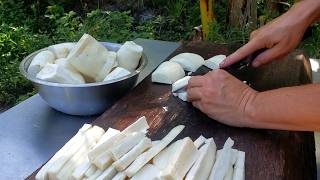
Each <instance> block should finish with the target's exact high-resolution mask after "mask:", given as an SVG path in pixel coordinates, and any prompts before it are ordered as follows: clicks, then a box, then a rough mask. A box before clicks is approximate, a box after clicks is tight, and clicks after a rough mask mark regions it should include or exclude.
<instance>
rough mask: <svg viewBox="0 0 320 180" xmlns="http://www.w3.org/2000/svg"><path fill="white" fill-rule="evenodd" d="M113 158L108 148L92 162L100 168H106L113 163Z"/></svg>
mask: <svg viewBox="0 0 320 180" xmlns="http://www.w3.org/2000/svg"><path fill="white" fill-rule="evenodd" d="M112 162H113V160H112V157H111V154H110V152H109V151H108V150H106V151H105V152H103V153H102V154H100V155H99V156H98V157H97V158H96V159H95V160H94V161H93V162H92V163H93V164H94V165H95V166H97V168H99V169H105V168H107V167H109V166H110V165H111V164H112Z"/></svg>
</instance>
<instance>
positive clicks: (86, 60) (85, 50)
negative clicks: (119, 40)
mask: <svg viewBox="0 0 320 180" xmlns="http://www.w3.org/2000/svg"><path fill="white" fill-rule="evenodd" d="M109 56H110V54H109V52H108V49H107V48H105V47H104V46H103V45H102V44H100V43H99V42H98V41H97V40H95V39H94V38H93V37H92V36H90V35H88V34H84V35H83V36H82V37H81V39H80V40H79V41H78V42H77V44H76V45H75V47H74V48H73V49H72V51H71V52H70V54H69V55H68V60H69V61H70V63H71V64H72V66H73V67H74V68H76V69H77V70H78V71H79V72H80V73H82V74H83V75H85V76H87V77H88V79H89V78H90V79H96V78H99V77H100V73H101V72H104V73H105V71H108V69H109V72H110V70H111V69H112V67H113V65H114V63H115V62H114V61H115V59H113V58H108V57H109ZM109 61H110V62H109ZM109 72H107V73H106V75H107V74H108V73H109ZM103 78H104V77H102V79H101V80H103Z"/></svg>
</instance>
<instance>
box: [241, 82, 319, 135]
mask: <svg viewBox="0 0 320 180" xmlns="http://www.w3.org/2000/svg"><path fill="white" fill-rule="evenodd" d="M246 111H247V113H248V115H249V116H248V117H249V118H248V119H247V120H246V123H245V124H247V125H248V126H249V127H254V128H266V129H284V130H306V131H318V130H320V84H312V85H305V86H298V87H288V88H281V89H276V90H271V91H265V92H260V93H257V95H256V96H255V97H253V98H252V100H251V102H250V103H249V104H248V107H247V109H246Z"/></svg>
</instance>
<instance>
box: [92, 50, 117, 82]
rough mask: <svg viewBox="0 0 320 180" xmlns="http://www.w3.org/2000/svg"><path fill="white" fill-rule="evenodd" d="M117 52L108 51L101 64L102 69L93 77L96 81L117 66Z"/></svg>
mask: <svg viewBox="0 0 320 180" xmlns="http://www.w3.org/2000/svg"><path fill="white" fill-rule="evenodd" d="M116 58H117V53H116V52H113V51H109V52H108V54H107V56H106V59H107V61H106V63H105V64H104V65H103V67H102V69H101V70H100V72H99V73H98V76H97V77H96V78H95V81H96V82H101V81H103V80H104V78H105V77H106V76H107V75H108V74H109V73H110V72H111V70H112V69H113V68H114V67H116V66H117V61H116Z"/></svg>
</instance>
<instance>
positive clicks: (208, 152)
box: [185, 138, 217, 180]
mask: <svg viewBox="0 0 320 180" xmlns="http://www.w3.org/2000/svg"><path fill="white" fill-rule="evenodd" d="M216 151H217V147H216V144H215V143H214V141H213V139H212V138H210V139H208V140H207V142H206V144H205V145H203V146H202V147H201V148H200V150H199V157H198V158H197V160H196V162H195V164H194V165H193V166H192V168H191V169H190V171H189V172H188V174H187V176H186V178H185V180H202V179H208V177H209V175H210V171H211V169H212V166H213V164H214V161H215V156H216Z"/></svg>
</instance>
